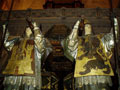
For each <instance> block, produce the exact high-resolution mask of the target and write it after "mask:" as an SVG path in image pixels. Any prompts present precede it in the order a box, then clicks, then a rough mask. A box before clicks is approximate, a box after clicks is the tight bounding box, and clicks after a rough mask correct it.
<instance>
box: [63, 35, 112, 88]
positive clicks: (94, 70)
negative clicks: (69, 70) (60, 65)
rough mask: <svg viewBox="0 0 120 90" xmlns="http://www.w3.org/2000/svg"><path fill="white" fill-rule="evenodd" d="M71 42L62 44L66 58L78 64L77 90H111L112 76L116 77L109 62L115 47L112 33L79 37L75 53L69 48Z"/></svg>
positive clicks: (76, 65)
mask: <svg viewBox="0 0 120 90" xmlns="http://www.w3.org/2000/svg"><path fill="white" fill-rule="evenodd" d="M69 40H70V39H69V38H66V39H64V41H63V42H62V44H63V48H64V53H65V56H66V57H68V58H69V59H70V60H71V61H74V60H75V62H76V64H75V72H74V77H75V88H76V90H102V89H104V90H109V86H111V85H112V81H111V77H110V76H113V75H114V73H113V70H112V67H111V65H110V61H109V59H110V58H111V56H112V51H111V48H112V47H113V45H114V43H113V35H112V33H108V34H106V35H104V34H99V35H86V36H82V37H79V38H78V46H77V48H76V49H74V51H71V50H70V49H69V47H68V42H69ZM108 48H109V50H108ZM106 50H107V52H106Z"/></svg>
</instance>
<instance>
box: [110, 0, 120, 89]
mask: <svg viewBox="0 0 120 90" xmlns="http://www.w3.org/2000/svg"><path fill="white" fill-rule="evenodd" d="M109 1H110V20H111V26H112V29H113V37H114V60H115V75H116V76H117V78H118V79H117V80H118V85H117V86H118V90H120V70H119V62H120V61H119V55H118V45H117V42H116V41H117V38H116V34H115V22H114V18H116V16H115V15H114V12H113V5H112V0H109ZM118 33H119V32H118ZM118 39H119V37H118Z"/></svg>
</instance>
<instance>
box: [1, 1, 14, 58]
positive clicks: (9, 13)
mask: <svg viewBox="0 0 120 90" xmlns="http://www.w3.org/2000/svg"><path fill="white" fill-rule="evenodd" d="M13 4H14V0H12V2H11V6H10V10H9V12H8V17H7V20H6V26H5V32H4V33H3V38H2V42H1V46H0V58H1V53H2V49H3V47H4V40H5V36H6V32H7V28H8V25H9V21H10V15H11V12H12V8H13Z"/></svg>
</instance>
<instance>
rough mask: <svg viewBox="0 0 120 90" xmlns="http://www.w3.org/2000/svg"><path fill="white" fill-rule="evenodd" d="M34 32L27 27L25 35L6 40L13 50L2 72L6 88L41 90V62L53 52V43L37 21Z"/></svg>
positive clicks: (8, 48)
mask: <svg viewBox="0 0 120 90" xmlns="http://www.w3.org/2000/svg"><path fill="white" fill-rule="evenodd" d="M33 27H34V29H33V32H34V34H33V33H32V31H31V29H30V28H29V27H26V30H25V34H24V36H23V37H20V38H14V39H12V40H8V39H9V37H8V35H9V34H8V33H7V34H6V39H5V41H4V44H5V47H6V48H7V50H8V51H10V52H11V55H10V57H9V59H8V63H7V65H6V67H5V68H4V70H3V71H2V74H3V75H4V76H5V79H4V82H3V84H4V87H5V88H4V89H5V90H41V84H42V81H41V62H42V59H43V58H44V59H45V57H47V56H48V54H49V53H50V52H51V50H52V49H51V45H50V43H49V42H48V40H47V39H45V38H44V36H43V35H42V33H41V31H40V29H39V27H38V26H37V25H36V23H35V22H34V23H33Z"/></svg>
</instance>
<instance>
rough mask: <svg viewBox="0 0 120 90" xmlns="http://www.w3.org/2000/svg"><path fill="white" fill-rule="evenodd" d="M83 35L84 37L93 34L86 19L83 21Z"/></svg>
mask: <svg viewBox="0 0 120 90" xmlns="http://www.w3.org/2000/svg"><path fill="white" fill-rule="evenodd" d="M83 34H84V35H89V34H93V32H92V26H91V23H90V22H89V21H88V20H87V19H85V20H84V29H83Z"/></svg>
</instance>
